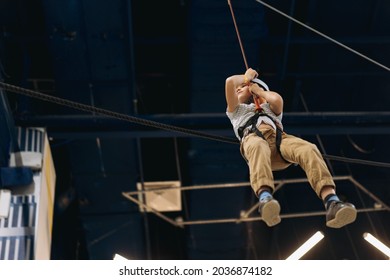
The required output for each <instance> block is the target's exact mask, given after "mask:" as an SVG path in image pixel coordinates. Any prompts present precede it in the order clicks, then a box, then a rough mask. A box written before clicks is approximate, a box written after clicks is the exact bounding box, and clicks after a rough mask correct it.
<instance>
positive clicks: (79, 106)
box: [0, 82, 390, 168]
mask: <svg viewBox="0 0 390 280" xmlns="http://www.w3.org/2000/svg"><path fill="white" fill-rule="evenodd" d="M0 88H3V89H4V90H6V91H9V92H13V93H17V94H22V95H25V96H28V97H31V98H35V99H40V100H43V101H47V102H51V103H55V104H58V105H62V106H66V107H70V108H72V109H77V110H81V111H85V112H89V113H95V114H99V115H103V116H107V117H110V118H115V119H119V120H122V121H126V122H133V123H137V124H140V125H145V126H150V127H154V128H158V129H163V130H169V131H174V132H180V133H183V134H187V135H191V136H196V137H201V138H205V139H209V140H215V141H220V142H225V143H229V144H239V142H238V141H237V140H236V139H233V138H229V137H223V136H218V135H212V134H208V133H202V132H199V131H194V130H191V129H186V128H182V127H177V126H173V125H168V124H163V123H159V122H155V121H150V120H145V119H141V118H137V117H134V116H129V115H125V114H121V113H117V112H113V111H109V110H106V109H102V108H97V107H94V106H90V105H85V104H82V103H78V102H74V101H70V100H67V99H63V98H59V97H54V96H50V95H47V94H44V93H41V92H37V91H33V90H29V89H25V88H21V87H18V86H14V85H10V84H7V83H3V82H0ZM322 156H323V157H324V158H327V159H330V160H334V161H341V162H349V163H356V164H363V165H371V166H377V167H385V168H390V163H387V162H376V161H369V160H361V159H353V158H346V157H340V156H332V155H322Z"/></svg>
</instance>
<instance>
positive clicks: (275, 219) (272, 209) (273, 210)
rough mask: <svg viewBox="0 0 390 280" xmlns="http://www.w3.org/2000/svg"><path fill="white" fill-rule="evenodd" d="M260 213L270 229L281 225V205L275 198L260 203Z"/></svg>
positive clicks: (268, 198)
mask: <svg viewBox="0 0 390 280" xmlns="http://www.w3.org/2000/svg"><path fill="white" fill-rule="evenodd" d="M259 213H260V217H261V219H262V220H263V221H264V222H265V223H266V224H267V226H269V227H273V226H275V225H277V224H279V223H280V216H279V213H280V205H279V202H278V201H277V200H276V199H274V198H273V197H267V198H265V199H263V200H262V201H260V204H259Z"/></svg>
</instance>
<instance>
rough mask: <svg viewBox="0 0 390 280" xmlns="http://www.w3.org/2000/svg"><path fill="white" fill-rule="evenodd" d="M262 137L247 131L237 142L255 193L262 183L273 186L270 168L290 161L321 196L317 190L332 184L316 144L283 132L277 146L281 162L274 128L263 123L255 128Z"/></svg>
mask: <svg viewBox="0 0 390 280" xmlns="http://www.w3.org/2000/svg"><path fill="white" fill-rule="evenodd" d="M259 129H260V131H261V133H262V134H263V136H264V138H265V139H266V140H264V139H263V138H261V137H259V136H257V135H256V134H255V133H251V134H249V135H247V136H245V137H244V139H243V140H242V141H241V154H242V155H243V157H244V158H245V159H246V161H247V163H248V165H249V173H250V181H251V185H252V188H253V191H254V192H255V194H256V195H258V191H259V190H260V187H262V186H269V187H270V188H271V189H272V190H274V189H275V186H274V178H273V174H272V171H276V170H282V169H285V168H287V167H288V166H289V165H290V164H291V163H296V164H299V165H300V166H301V167H302V169H303V170H304V171H305V172H306V176H307V179H308V181H309V183H310V185H311V187H312V188H313V190H314V191H315V192H316V194H317V195H318V197H320V198H321V196H320V194H321V189H322V188H323V187H324V186H333V187H335V184H334V181H333V179H332V176H331V174H330V172H329V170H328V167H327V166H326V164H325V162H324V160H323V158H322V155H321V153H320V152H319V150H318V148H317V146H316V145H314V144H312V143H310V142H308V141H305V140H303V139H301V138H299V137H295V136H293V135H289V134H286V133H284V132H283V134H282V144H281V146H280V150H281V153H282V155H283V157H284V158H285V159H286V160H287V161H289V162H290V163H287V162H285V161H284V160H283V159H282V158H281V157H280V154H279V152H278V151H277V148H276V145H275V139H276V137H275V136H276V131H275V130H274V129H273V128H272V127H271V126H269V125H267V124H261V125H260V127H259Z"/></svg>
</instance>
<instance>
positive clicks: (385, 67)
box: [255, 0, 390, 71]
mask: <svg viewBox="0 0 390 280" xmlns="http://www.w3.org/2000/svg"><path fill="white" fill-rule="evenodd" d="M255 1H256V2H258V3H260V4H262V5H264V6H265V7H267V8H268V9H270V10H273V11H274V12H276V13H278V14H280V15H282V16H284V17H286V18H288V19H289V20H292V21H293V22H295V23H297V24H299V25H301V26H303V27H305V28H307V29H309V30H310V31H312V32H314V33H316V34H318V35H320V36H322V37H324V38H325V39H328V40H329V41H332V42H333V43H335V44H337V45H339V46H340V47H343V48H344V49H346V50H348V51H350V52H352V53H354V54H356V55H358V56H360V57H362V58H364V59H366V60H368V61H370V62H371V63H374V64H376V65H377V66H379V67H381V68H383V69H385V70H386V71H390V68H389V67H387V66H386V65H383V64H382V63H379V62H378V61H376V60H374V59H372V58H370V57H368V56H366V55H364V54H362V53H360V52H358V51H357V50H354V49H352V48H351V47H348V46H347V45H344V44H343V43H341V42H339V41H337V40H336V39H333V38H332V37H330V36H328V35H326V34H324V33H322V32H320V31H318V30H316V29H314V28H313V27H310V26H308V25H307V24H304V23H303V22H301V21H299V20H297V19H295V18H293V17H292V16H289V15H288V14H286V13H284V12H282V11H280V10H278V9H276V8H275V7H273V6H271V5H269V4H267V3H266V2H264V1H262V0H255Z"/></svg>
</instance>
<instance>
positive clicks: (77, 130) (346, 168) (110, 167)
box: [0, 0, 390, 259]
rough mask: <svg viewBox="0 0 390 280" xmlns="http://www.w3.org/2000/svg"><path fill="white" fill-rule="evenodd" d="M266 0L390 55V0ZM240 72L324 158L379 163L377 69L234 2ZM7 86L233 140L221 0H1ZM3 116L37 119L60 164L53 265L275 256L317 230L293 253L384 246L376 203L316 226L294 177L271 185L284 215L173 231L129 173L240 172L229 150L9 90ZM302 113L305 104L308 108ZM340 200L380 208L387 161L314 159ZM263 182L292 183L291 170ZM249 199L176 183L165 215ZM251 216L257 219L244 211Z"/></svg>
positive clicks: (385, 92)
mask: <svg viewBox="0 0 390 280" xmlns="http://www.w3.org/2000/svg"><path fill="white" fill-rule="evenodd" d="M267 3H269V4H271V5H273V6H275V7H276V8H278V9H280V10H282V11H284V12H285V13H287V14H291V15H293V16H294V17H295V18H297V19H299V20H300V21H302V22H304V23H305V24H307V25H309V26H311V27H313V28H315V29H318V30H319V31H321V32H323V33H325V34H327V35H329V36H331V37H332V38H335V39H336V40H338V41H340V42H342V43H343V44H346V45H348V46H349V47H351V48H353V49H355V50H357V51H359V52H361V53H364V54H365V55H367V56H369V57H370V58H372V59H374V60H376V61H379V62H380V63H382V64H384V65H387V66H388V65H390V53H389V45H390V24H389V19H390V1H387V0H346V1H336V0H331V1H329V0H327V1H325V0H295V1H294V0H288V1H287V0H285V1H282V0H278V1H275V0H274V1H267ZM232 5H233V9H234V12H235V16H236V19H237V24H238V27H239V31H240V34H241V37H242V42H243V46H244V49H245V53H246V58H247V61H248V64H249V66H250V67H252V68H255V69H257V70H258V71H259V72H260V75H261V77H262V79H263V80H264V81H266V82H267V84H268V85H269V86H270V88H271V89H273V90H275V91H278V92H279V93H280V94H281V95H282V96H283V98H284V100H285V114H284V125H285V129H286V131H287V132H289V133H291V134H295V135H298V136H301V137H303V138H304V139H307V140H309V141H312V142H313V143H316V144H317V145H319V147H320V148H321V152H322V153H324V154H330V155H337V156H341V157H348V158H355V159H364V160H369V161H376V162H389V155H390V149H389V145H388V143H389V140H390V139H389V134H390V125H389V124H390V120H389V116H390V113H389V104H390V102H389V101H390V94H389V90H390V82H389V72H388V69H387V70H386V69H384V68H383V67H380V66H378V65H375V64H373V63H371V62H369V61H367V60H366V59H363V58H362V57H359V56H357V55H356V54H354V53H352V52H350V51H348V50H346V49H344V48H341V47H340V46H338V45H336V44H334V43H332V42H330V41H329V40H326V39H324V38H323V37H320V36H319V35H317V34H315V33H313V32H311V31H309V30H308V29H306V28H303V27H301V26H299V25H298V24H296V23H293V22H291V21H289V20H287V19H286V18H285V17H282V16H281V15H279V14H277V13H275V12H274V11H272V10H270V9H267V8H266V7H264V6H263V5H262V4H260V3H258V2H256V1H254V0H253V1H252V0H240V1H238V0H235V1H234V0H233V1H232ZM0 26H1V33H0V55H1V63H2V71H3V77H4V81H5V82H7V83H10V84H14V85H17V86H20V87H25V88H29V89H34V90H37V91H40V92H43V93H47V94H49V95H53V96H56V97H61V98H66V99H70V100H72V101H76V102H80V103H83V104H88V105H93V106H96V107H100V108H104V109H108V110H111V111H115V112H119V113H123V114H127V115H132V116H139V117H140V118H146V119H152V120H155V121H158V122H161V123H169V124H173V125H177V126H180V127H185V128H189V129H193V130H197V131H198V130H199V131H203V132H207V133H211V134H215V135H221V136H225V137H231V138H233V137H234V135H233V131H232V129H231V125H230V122H229V120H228V119H227V117H226V116H225V109H226V103H225V97H224V82H225V79H226V77H227V76H229V75H232V74H237V73H244V72H245V64H244V62H243V58H242V55H241V51H240V47H239V44H238V40H237V35H236V33H235V30H234V25H233V21H232V17H231V14H230V11H229V6H228V4H227V1H226V0H193V1H189V0H168V1H158V0H149V1H144V0H132V1H131V0H112V1H106V0H68V1H49V0H1V1H0ZM8 98H9V100H10V102H11V104H12V110H13V113H14V118H15V121H16V122H17V124H18V125H21V126H43V127H47V129H48V133H49V136H50V141H51V142H50V143H51V149H52V152H53V158H54V162H55V168H56V173H57V188H56V200H55V216H54V228H53V240H52V258H53V259H111V258H112V256H113V255H114V254H115V253H119V254H121V255H123V256H126V257H127V258H131V259H285V258H286V257H287V256H288V255H289V254H291V253H292V252H293V251H294V250H295V249H296V248H297V247H298V246H299V245H300V244H301V243H303V242H304V241H305V240H306V239H307V238H308V237H309V236H311V235H312V234H313V233H314V232H315V231H317V230H321V231H323V233H324V234H325V238H324V240H323V241H321V243H320V244H318V245H317V246H316V247H315V248H314V249H313V250H312V251H310V252H309V253H308V254H307V255H305V256H304V259H385V258H386V257H385V256H384V255H383V254H382V253H380V252H378V251H376V250H375V249H374V248H373V247H372V246H371V245H369V244H368V243H367V242H365V241H364V240H363V238H362V235H363V233H364V232H371V233H372V234H373V235H375V236H377V237H378V238H380V239H381V240H382V241H383V242H385V243H386V244H390V240H389V239H390V235H389V231H390V227H389V225H390V223H389V211H387V210H385V211H361V212H359V214H358V217H357V220H356V222H355V223H353V224H351V225H349V226H347V227H345V228H342V229H339V230H335V229H329V228H326V226H325V217H324V216H323V215H313V216H310V213H315V212H318V211H323V205H322V203H321V201H320V200H319V199H318V198H317V197H316V195H315V194H314V192H313V191H312V190H311V189H310V187H309V185H308V184H307V183H299V184H289V185H285V186H283V187H282V188H281V189H280V190H279V191H278V192H277V193H276V194H275V196H276V198H277V199H278V200H279V201H280V203H281V205H282V213H283V214H294V213H309V216H308V217H296V218H285V219H283V220H282V222H281V223H280V224H279V225H277V226H276V227H273V228H268V227H266V226H265V224H264V223H263V222H259V221H254V222H243V223H238V224H236V223H218V224H207V225H204V224H202V225H190V226H185V227H184V228H179V227H175V226H172V225H170V224H169V223H167V222H165V221H163V220H162V219H160V218H159V217H156V216H155V215H153V214H143V213H140V212H139V209H138V206H137V205H135V204H134V203H132V202H131V201H129V200H128V199H126V198H125V197H124V196H123V195H122V192H128V191H135V190H136V183H137V182H149V181H170V180H179V181H181V184H182V186H193V185H203V184H206V185H208V184H225V183H236V182H247V181H248V171H247V166H246V164H245V162H244V160H243V159H242V158H241V156H240V153H239V149H238V145H234V144H229V143H223V142H219V141H214V140H210V139H203V138H201V137H194V136H189V135H183V134H181V133H175V132H169V131H166V130H162V129H156V128H151V127H147V126H144V125H136V124H134V123H126V122H123V121H117V120H112V119H107V118H101V117H98V116H96V115H93V114H90V113H86V112H81V111H78V110H76V109H71V108H67V107H64V106H60V105H56V104H52V103H48V102H43V101H40V100H36V99H32V98H28V97H23V96H21V95H16V94H8ZM313 112H316V114H314V113H313ZM327 163H328V165H329V167H330V169H331V172H332V174H333V175H335V176H352V177H353V178H354V179H356V180H357V181H358V182H359V183H360V184H361V185H362V186H363V187H364V189H365V190H367V192H364V191H362V190H361V189H358V188H357V187H356V186H355V185H354V184H352V183H351V182H349V181H345V180H344V181H337V182H336V183H337V185H338V192H339V195H340V197H341V198H342V199H344V200H347V201H351V202H353V203H354V204H355V205H356V207H357V208H358V209H367V208H370V209H372V208H373V207H374V200H373V199H372V197H370V196H369V195H368V194H374V195H375V196H377V197H378V198H380V199H381V200H382V201H383V202H384V203H385V204H387V205H389V204H390V191H389V189H390V188H389V181H390V180H389V179H390V173H389V169H388V168H385V167H377V166H372V165H367V164H356V163H347V162H344V161H335V160H333V161H327ZM275 178H276V179H292V178H305V174H304V173H303V171H302V170H301V169H300V167H290V168H288V169H287V170H285V171H282V172H276V173H275ZM254 203H255V197H254V195H253V193H252V191H251V189H250V187H249V186H246V187H241V188H229V189H211V190H202V191H186V192H182V209H183V210H182V211H177V212H170V213H164V214H166V215H167V216H168V217H171V218H172V219H175V218H177V217H182V218H183V219H184V220H187V221H188V220H203V219H221V218H238V217H239V215H240V211H242V210H246V209H249V208H250V207H251V206H252V205H253V204H254ZM253 217H256V215H255V213H254V214H253Z"/></svg>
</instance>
